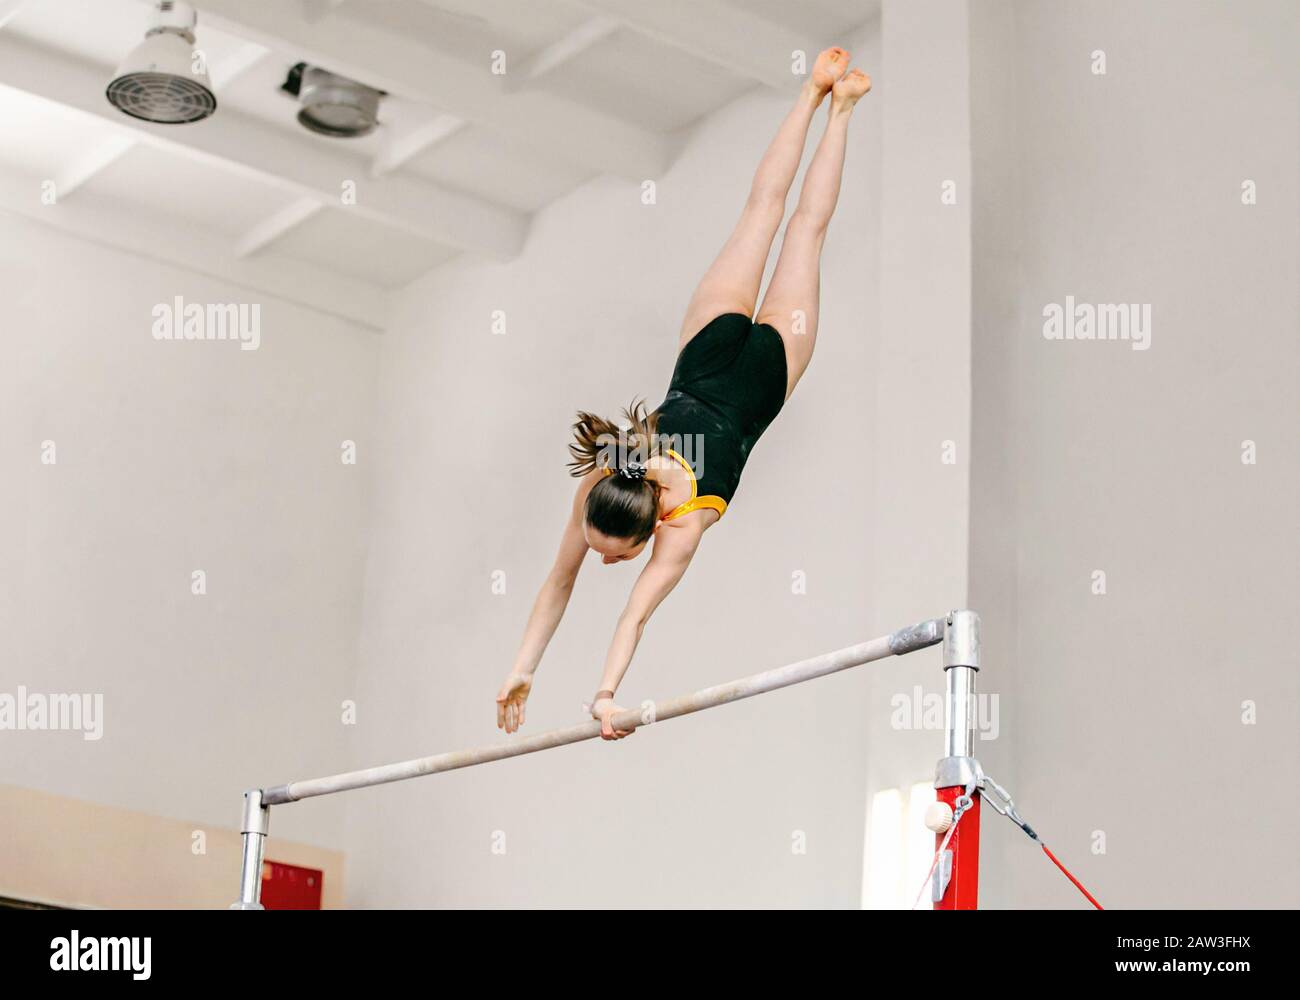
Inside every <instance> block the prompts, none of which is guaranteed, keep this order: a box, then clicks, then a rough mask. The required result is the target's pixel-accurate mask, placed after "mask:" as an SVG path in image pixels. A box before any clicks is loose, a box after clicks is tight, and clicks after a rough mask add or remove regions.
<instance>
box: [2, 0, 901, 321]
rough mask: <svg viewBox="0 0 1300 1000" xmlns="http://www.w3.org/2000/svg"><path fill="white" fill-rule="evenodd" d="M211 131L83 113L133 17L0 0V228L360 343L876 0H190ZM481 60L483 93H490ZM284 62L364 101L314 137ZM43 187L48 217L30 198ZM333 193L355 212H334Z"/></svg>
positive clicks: (59, 1) (111, 9) (836, 33)
mask: <svg viewBox="0 0 1300 1000" xmlns="http://www.w3.org/2000/svg"><path fill="white" fill-rule="evenodd" d="M196 6H197V7H198V11H199V26H198V30H197V33H196V34H197V42H196V47H197V48H198V49H200V50H202V51H203V53H204V55H205V57H206V60H207V64H208V67H209V70H210V73H211V76H212V80H213V86H214V89H215V90H216V92H217V100H218V108H217V112H216V114H215V115H214V116H213V117H212V118H210V119H208V120H206V121H203V122H198V123H194V124H191V125H169V126H162V125H151V124H148V123H143V122H139V121H136V120H135V119H132V118H129V117H127V116H125V115H122V114H121V113H120V112H118V111H116V110H115V109H114V108H112V107H111V106H110V105H109V104H108V102H107V101H106V100H105V99H104V95H103V94H104V86H105V84H106V83H107V81H108V80H109V78H110V77H111V74H112V71H113V68H114V67H115V66H116V64H117V63H118V62H119V61H120V59H121V58H122V57H123V56H124V55H125V54H126V53H127V52H129V51H130V50H131V49H132V48H134V47H135V46H136V45H137V44H138V43H139V41H140V40H141V39H142V38H143V36H144V32H145V30H146V28H147V27H148V24H149V20H150V13H151V12H150V7H151V4H150V3H148V2H145V0H0V135H3V136H4V141H3V142H2V143H0V211H9V212H14V213H18V214H22V215H26V216H28V217H30V218H36V219H38V220H41V221H43V222H46V223H49V224H51V225H55V226H57V227H59V228H62V229H63V230H65V231H67V232H70V233H72V234H74V235H79V236H82V237H84V238H87V239H93V240H95V241H97V242H101V243H109V244H113V245H117V246H119V247H121V248H123V249H125V250H128V251H131V252H134V253H138V254H144V255H147V256H153V257H157V258H161V259H168V260H174V261H177V262H178V263H181V264H182V265H184V266H188V267H191V268H194V269H197V270H200V271H203V272H205V273H210V274H214V275H218V276H221V277H225V278H227V279H229V280H232V281H235V282H237V283H239V284H243V285H247V286H250V287H253V288H256V289H258V290H260V291H263V292H267V293H270V294H275V295H279V296H283V297H286V298H290V299H293V300H295V301H300V302H304V303H306V304H309V305H311V306H313V307H315V308H319V309H323V310H325V311H328V312H332V313H335V314H338V315H342V316H345V317H347V318H349V319H352V320H355V321H358V322H361V323H363V324H365V325H368V326H372V327H376V328H382V325H383V316H384V313H385V311H386V302H387V294H388V292H389V291H390V290H392V289H395V288H400V287H401V286H402V285H404V284H406V283H407V282H409V281H411V280H413V279H415V278H417V277H419V276H420V275H421V274H423V273H425V272H426V271H428V270H429V269H430V268H433V267H436V266H438V265H439V264H441V263H443V262H444V261H447V260H449V259H451V258H452V257H454V256H456V255H458V254H459V253H462V252H464V251H467V250H468V251H473V252H475V253H482V254H487V255H489V256H496V257H508V256H510V255H512V254H513V253H515V252H517V251H518V249H519V248H520V246H521V245H522V243H523V240H524V238H525V236H526V234H527V228H528V223H529V216H530V215H531V214H532V213H533V212H536V211H537V210H539V209H541V208H543V207H544V206H545V205H547V204H548V203H550V202H551V201H553V200H555V199H557V198H559V197H561V196H563V195H565V194H567V193H568V192H569V191H571V190H573V189H574V188H575V187H577V186H578V185H580V184H582V183H584V182H585V181H586V180H588V179H590V178H591V177H594V176H596V175H598V174H601V173H606V172H609V173H615V174H618V175H621V176H624V177H627V178H628V179H631V180H641V179H644V178H646V177H652V176H655V175H656V174H657V173H659V172H660V171H662V170H663V169H665V167H666V166H667V165H668V162H669V159H670V156H671V151H672V149H674V148H675V144H674V142H673V133H675V132H677V131H678V130H681V129H683V128H687V127H689V126H691V125H692V124H693V123H694V122H696V121H698V120H699V119H700V118H702V117H704V116H706V115H708V114H710V113H711V112H713V111H715V110H716V109H718V108H719V107H721V106H722V105H724V104H726V103H728V102H729V101H731V100H733V99H734V98H736V97H737V96H739V95H740V94H742V93H745V92H746V91H749V90H751V89H753V88H755V87H775V88H782V89H786V90H792V89H793V83H792V81H791V79H790V69H789V65H790V53H791V52H792V51H793V50H796V49H802V50H804V51H807V52H809V53H811V52H813V51H816V50H817V49H819V48H822V47H824V46H826V45H829V44H832V43H835V42H837V41H840V40H842V38H843V37H844V36H845V35H846V34H848V33H849V32H851V31H852V30H854V29H856V28H857V27H859V26H860V25H862V24H863V23H865V22H866V21H868V20H870V19H872V18H873V17H874V16H875V15H876V13H877V11H878V2H877V0H800V2H798V3H792V2H790V0H544V2H543V0H208V2H202V0H198V2H196ZM498 53H504V58H505V68H506V72H505V73H504V74H499V73H493V72H492V66H493V60H494V58H497V54H498ZM302 61H305V62H307V63H309V64H311V65H319V66H322V67H324V68H326V69H329V70H332V71H334V72H337V73H341V74H343V75H346V76H350V77H352V78H354V79H356V80H358V81H360V82H362V83H367V84H370V85H371V86H375V87H379V88H381V89H383V90H385V91H386V92H387V94H388V96H386V97H385V98H384V101H383V104H382V106H381V109H380V117H381V126H380V127H379V128H378V129H376V130H375V132H374V133H372V134H371V135H369V136H366V137H363V138H359V139H329V138H325V137H323V136H318V135H315V134H314V133H311V132H308V131H306V130H305V129H303V128H302V127H301V126H299V125H298V123H297V121H296V118H295V116H296V114H297V106H296V102H295V101H294V99H293V98H291V97H289V96H287V95H285V94H283V93H281V92H280V90H279V87H280V84H281V83H283V81H284V78H285V75H286V73H287V71H288V69H289V67H290V66H292V65H293V64H295V63H297V62H302ZM51 181H52V182H53V189H54V191H55V192H56V193H57V204H55V205H53V206H51V205H48V204H45V203H44V202H43V201H42V199H41V192H42V190H43V189H42V185H46V186H47V187H48V184H49V182H51ZM344 182H350V183H351V184H354V185H355V188H356V192H357V197H356V204H355V205H346V206H345V205H344V204H343V203H342V202H341V200H340V197H339V193H340V190H341V186H342V185H343V184H344Z"/></svg>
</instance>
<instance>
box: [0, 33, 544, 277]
mask: <svg viewBox="0 0 1300 1000" xmlns="http://www.w3.org/2000/svg"><path fill="white" fill-rule="evenodd" d="M108 74H109V71H107V70H105V69H103V68H101V67H99V66H96V65H94V64H88V63H85V62H83V61H81V60H79V59H76V58H74V57H71V56H67V55H63V54H61V53H55V52H52V51H50V50H47V49H41V48H38V47H36V46H33V45H29V44H24V43H22V42H20V41H16V40H14V39H12V38H7V37H5V36H4V35H0V84H5V85H7V86H10V87H13V88H15V89H17V90H23V91H26V92H27V93H29V94H33V95H35V96H37V97H42V98H45V99H46V100H51V101H55V102H57V103H59V104H63V105H66V106H67V107H70V108H75V109H76V110H78V111H82V112H85V113H87V114H90V115H93V116H94V117H96V118H98V119H100V120H101V121H103V122H106V123H108V124H110V125H113V126H115V127H117V128H118V129H120V130H124V131H126V132H128V133H130V134H132V135H134V136H135V137H136V138H137V139H138V141H140V142H142V143H146V144H148V145H151V146H156V147H159V148H162V149H166V150H170V151H173V152H176V153H179V154H181V155H184V156H188V157H192V158H194V159H197V160H200V161H202V162H206V163H210V164H214V165H216V166H218V167H221V168H224V169H226V170H229V171H232V172H236V173H240V174H243V175H245V176H249V177H252V178H255V179H258V180H260V181H262V182H264V183H267V184H271V185H274V186H277V187H279V188H281V189H283V190H286V191H290V192H292V193H294V194H296V195H298V196H299V197H311V198H314V199H316V200H317V201H320V202H322V203H323V204H327V205H343V204H344V202H343V199H342V197H341V196H342V195H343V193H344V191H345V189H346V190H348V191H351V190H353V189H355V202H354V203H348V204H347V210H348V211H350V212H356V213H358V214H359V215H361V216H363V217H365V218H368V219H371V220H372V221H375V222H378V223H381V224H384V225H388V226H392V227H394V228H396V229H400V230H402V231H404V232H409V233H412V234H414V235H416V236H420V237H423V238H425V239H429V240H433V241H435V242H438V243H442V244H446V245H448V246H453V247H458V248H460V249H470V250H476V251H482V252H485V253H487V254H489V255H491V256H493V257H496V258H506V257H511V256H514V255H515V254H516V253H518V252H519V249H520V248H521V247H522V245H523V240H524V236H525V234H526V231H527V218H526V217H525V216H524V215H523V214H522V213H520V212H517V211H515V210H513V209H510V208H506V207H504V206H501V205H495V204H493V203H491V202H487V201H484V200H482V199H480V198H476V197H474V196H473V195H468V194H462V193H459V192H453V191H449V190H446V189H444V188H441V187H439V186H438V185H436V184H432V183H429V182H427V181H422V180H417V179H412V178H408V177H405V176H390V177H384V178H380V179H367V176H366V174H367V168H368V164H367V163H366V161H365V160H363V159H361V158H360V157H357V156H354V155H352V154H349V153H343V152H337V153H336V152H334V151H332V150H331V149H329V148H328V144H327V143H326V142H325V141H324V140H322V141H321V142H313V141H310V140H309V139H307V138H306V137H305V136H304V137H303V138H302V139H299V138H296V137H294V136H293V134H292V133H288V132H285V131H284V130H283V129H279V128H276V127H275V126H273V125H268V124H266V123H263V122H261V121H259V120H257V119H255V118H253V117H251V116H249V115H241V114H239V113H238V112H236V111H234V110H232V109H230V108H222V109H220V110H219V111H218V112H217V113H216V114H215V115H213V116H212V117H211V118H208V119H206V120H204V121H201V122H197V123H194V124H191V125H156V124H153V123H151V122H143V121H140V120H138V119H135V118H131V117H129V116H127V115H124V114H122V113H121V112H119V111H117V110H116V109H115V108H113V107H112V106H111V105H110V104H109V103H108V102H107V101H106V100H104V97H103V92H104V81H105V80H106V79H108Z"/></svg>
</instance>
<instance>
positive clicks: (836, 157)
mask: <svg viewBox="0 0 1300 1000" xmlns="http://www.w3.org/2000/svg"><path fill="white" fill-rule="evenodd" d="M870 89H871V78H870V77H869V76H867V74H865V73H863V72H862V71H861V70H858V69H855V70H850V71H849V72H848V73H846V74H845V75H844V76H843V77H842V78H841V79H840V80H838V81H836V83H835V86H834V88H833V90H832V92H831V108H830V116H829V118H828V120H827V123H826V133H825V134H824V135H823V136H822V139H821V142H820V143H819V144H818V146H817V152H816V153H814V154H813V159H812V163H810V164H809V165H808V172H807V174H805V175H804V179H803V190H802V191H800V192H799V203H798V204H797V205H796V206H795V210H794V213H793V214H792V215H791V216H790V221H789V223H788V224H787V225H786V227H785V237H784V239H783V240H782V241H781V256H780V257H779V258H777V262H776V270H775V271H774V272H773V274H772V281H771V283H770V284H769V285H768V288H767V294H766V295H765V296H764V297H763V306H762V308H761V309H759V311H758V316H757V317H756V318H755V322H758V323H767V324H770V325H771V326H773V327H775V328H776V331H777V332H778V333H779V334H780V335H781V339H782V340H783V341H784V342H785V357H786V371H787V377H786V390H785V395H786V398H787V399H789V398H790V393H792V392H794V387H795V385H797V384H798V382H799V378H800V376H802V375H803V373H804V369H806V368H807V367H808V362H809V361H811V360H812V354H813V347H814V346H815V345H816V343H817V309H818V299H819V295H820V269H821V252H822V244H823V243H824V242H825V241H826V229H827V227H828V226H829V225H830V221H831V215H832V214H833V213H834V212H835V204H836V202H837V201H838V200H839V196H840V176H841V175H842V174H843V172H844V147H845V141H846V139H847V137H848V131H849V117H850V116H851V115H852V112H853V106H854V105H855V104H857V102H858V99H859V98H860V97H862V96H863V95H864V94H866V92H867V91H868V90H870Z"/></svg>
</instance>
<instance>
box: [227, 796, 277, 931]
mask: <svg viewBox="0 0 1300 1000" xmlns="http://www.w3.org/2000/svg"><path fill="white" fill-rule="evenodd" d="M270 828H271V810H270V807H268V806H265V805H263V804H262V790H261V789H260V788H250V789H249V790H248V791H246V792H245V793H244V821H243V823H242V824H240V832H241V833H242V834H243V836H244V860H243V864H242V865H241V867H240V872H239V902H237V903H232V904H231V906H230V908H231V909H232V910H260V909H263V907H262V855H263V852H264V851H265V849H266V835H267V832H268V831H269V830H270Z"/></svg>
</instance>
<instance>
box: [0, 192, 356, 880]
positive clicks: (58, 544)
mask: <svg viewBox="0 0 1300 1000" xmlns="http://www.w3.org/2000/svg"><path fill="white" fill-rule="evenodd" d="M53 210H54V209H51V211H53ZM0 276H2V277H0V282H2V283H3V298H4V328H3V334H2V335H3V355H4V363H3V364H0V425H2V426H3V427H4V434H3V442H4V443H3V448H4V453H3V468H4V473H3V475H4V489H3V490H0V504H2V505H3V509H0V525H2V526H3V527H2V528H0V532H2V534H0V542H2V543H3V544H2V547H3V553H4V564H5V573H4V574H3V575H2V576H0V632H3V634H4V636H5V641H4V646H3V654H0V655H3V661H2V663H3V668H2V669H0V691H5V692H8V693H10V694H12V693H14V692H15V690H16V688H17V686H18V685H25V686H26V687H27V688H28V689H29V690H30V691H34V692H44V693H49V692H91V693H100V694H102V695H103V697H104V705H105V708H104V712H105V728H104V735H103V738H102V739H101V740H98V741H86V740H83V739H82V738H81V737H80V735H79V734H77V733H69V732H4V733H0V741H3V742H2V744H0V745H3V747H4V752H3V753H0V782H8V783H11V784H14V785H19V786H28V787H36V788H40V789H42V790H44V791H48V792H54V793H58V794H61V795H67V796H75V797H80V798H84V799H88V800H91V801H94V802H100V803H106V804H111V805H115V806H120V807H123V808H127V809H133V810H139V811H144V812H149V813H155V814H158V815H162V816H168V817H175V818H185V819H188V820H191V821H194V822H197V823H203V824H216V825H221V826H227V827H228V826H232V825H234V824H236V823H237V822H238V820H239V810H240V806H241V799H240V789H241V788H243V787H248V786H254V785H259V784H264V783H265V784H270V783H274V782H276V781H280V780H286V779H287V778H289V777H291V776H292V775H294V774H301V773H308V772H313V771H315V770H317V769H318V768H320V767H321V766H322V764H327V763H328V762H334V761H337V760H338V759H339V754H340V752H341V749H342V747H343V745H344V743H345V731H344V729H343V727H342V726H341V725H340V724H339V705H340V703H341V702H342V701H343V699H345V698H347V697H349V696H350V695H351V694H352V691H353V689H352V685H351V681H352V677H353V673H354V669H355V649H356V636H357V633H358V628H359V624H358V623H359V617H360V597H361V583H360V581H361V576H362V567H363V559H362V524H363V519H364V516H365V496H366V489H365V479H364V470H365V465H364V461H363V464H362V465H360V466H344V465H342V464H341V462H340V458H339V455H340V442H341V441H342V440H344V439H353V440H356V441H358V442H359V443H360V445H361V455H362V457H363V459H364V458H365V456H366V450H367V448H368V446H369V442H370V433H369V432H370V426H371V414H372V408H373V404H374V381H375V378H374V377H375V372H376V368H377V360H378V346H379V339H378V337H376V336H375V334H374V333H373V332H370V331H366V330H361V329H358V328H355V327H353V326H350V325H349V324H347V323H345V322H343V321H340V320H337V319H333V318H328V317H324V316H321V315H318V314H316V313H314V312H312V311H310V310H307V309H304V308H302V307H299V306H294V305H289V304H286V303H283V302H279V301H276V300H274V299H269V298H265V297H263V296H256V295H252V293H249V292H246V291H244V290H242V289H240V288H237V287H233V286H230V285H225V284H222V283H220V282H218V281H215V280H213V279H211V278H207V277H202V276H198V275H195V274H192V273H189V272H186V271H182V270H179V269H176V268H170V267H165V266H160V265H158V264H156V263H153V262H151V261H145V260H141V259H138V258H134V257H131V256H127V255H124V254H121V253H118V252H116V251H111V250H107V249H104V248H101V247H98V246H95V245H92V244H88V243H84V242H80V241H77V240H74V239H72V238H70V237H66V236H63V235H59V234H56V233H53V232H51V231H50V230H48V229H45V228H44V227H41V226H39V225H37V224H35V223H31V222H26V221H22V220H17V219H14V218H12V217H9V218H6V219H5V220H4V225H3V227H0ZM177 295H180V296H183V297H184V299H185V300H186V301H189V302H198V303H208V302H258V303H260V305H261V346H260V349H259V350H256V351H242V350H240V349H239V346H238V344H236V343H232V342H162V341H157V340H155V339H154V338H153V336H152V334H151V328H152V324H153V316H152V309H153V307H154V306H155V304H158V303H169V302H171V301H172V300H173V298H174V297H175V296H177ZM44 441H53V442H54V443H55V446H56V449H57V452H56V454H57V464H56V465H43V464H42V463H41V447H42V442H44ZM196 569H201V570H204V571H205V572H206V574H207V595H206V596H202V597H198V596H194V595H192V594H191V592H190V581H191V573H192V572H193V571H194V570H196ZM340 815H341V807H340V806H335V805H333V804H331V805H330V806H329V807H328V808H327V809H325V810H323V811H322V814H321V815H320V816H318V817H317V818H316V819H315V821H314V822H313V823H312V825H311V827H310V835H311V836H310V839H311V840H312V841H313V842H315V843H317V844H330V843H332V842H335V841H337V840H338V837H339V827H338V823H339V817H340ZM282 819H283V822H281V821H280V820H281V817H277V833H280V834H285V835H288V834H290V833H291V831H292V830H293V829H294V826H295V822H296V821H295V819H294V818H293V817H292V816H289V815H285V816H284V817H282ZM180 849H182V850H188V845H180ZM231 876H232V882H231V884H232V891H233V886H234V872H233V871H232V873H231Z"/></svg>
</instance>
